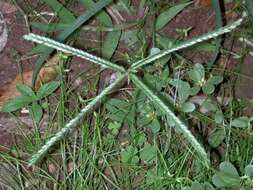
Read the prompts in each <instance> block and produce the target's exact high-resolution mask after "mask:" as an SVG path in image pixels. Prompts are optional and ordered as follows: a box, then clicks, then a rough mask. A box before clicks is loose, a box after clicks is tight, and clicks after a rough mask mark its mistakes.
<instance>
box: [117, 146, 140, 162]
mask: <svg viewBox="0 0 253 190" xmlns="http://www.w3.org/2000/svg"><path fill="white" fill-rule="evenodd" d="M137 153H138V150H137V148H136V147H133V146H128V147H127V148H126V149H125V150H123V151H122V152H121V160H122V162H123V163H127V164H136V163H137V162H139V157H138V156H137Z"/></svg>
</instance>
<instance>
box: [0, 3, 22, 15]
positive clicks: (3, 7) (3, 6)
mask: <svg viewBox="0 0 253 190" xmlns="http://www.w3.org/2000/svg"><path fill="white" fill-rule="evenodd" d="M17 10H18V9H17V7H16V6H15V5H12V4H10V3H7V2H3V1H0V11H1V12H2V13H3V14H10V13H13V12H16V11H17Z"/></svg>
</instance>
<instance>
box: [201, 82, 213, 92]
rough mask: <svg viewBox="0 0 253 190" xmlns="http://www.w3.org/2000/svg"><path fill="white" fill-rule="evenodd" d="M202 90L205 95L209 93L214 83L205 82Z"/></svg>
mask: <svg viewBox="0 0 253 190" xmlns="http://www.w3.org/2000/svg"><path fill="white" fill-rule="evenodd" d="M202 90H203V92H204V93H205V94H206V95H210V94H212V93H213V92H214V90H215V87H214V85H212V84H210V83H208V82H206V83H205V84H204V85H203V86H202Z"/></svg>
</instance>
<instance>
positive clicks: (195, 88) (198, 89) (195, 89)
mask: <svg viewBox="0 0 253 190" xmlns="http://www.w3.org/2000/svg"><path fill="white" fill-rule="evenodd" d="M199 91H200V86H194V87H192V88H191V89H190V95H191V96H195V95H196V94H198V93H199Z"/></svg>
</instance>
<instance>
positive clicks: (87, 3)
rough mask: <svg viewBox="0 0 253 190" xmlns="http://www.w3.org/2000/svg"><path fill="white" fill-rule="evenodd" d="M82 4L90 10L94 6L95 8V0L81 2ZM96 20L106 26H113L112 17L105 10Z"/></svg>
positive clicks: (82, 0) (81, 0)
mask: <svg viewBox="0 0 253 190" xmlns="http://www.w3.org/2000/svg"><path fill="white" fill-rule="evenodd" d="M80 2H81V3H82V4H83V5H84V6H85V8H87V9H89V8H91V7H92V6H94V4H95V3H94V1H93V0H80ZM96 19H97V20H98V22H99V23H101V24H102V25H104V26H112V20H111V17H110V16H109V15H108V14H107V13H106V12H105V11H103V10H101V11H100V12H99V13H98V14H97V15H96Z"/></svg>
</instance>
